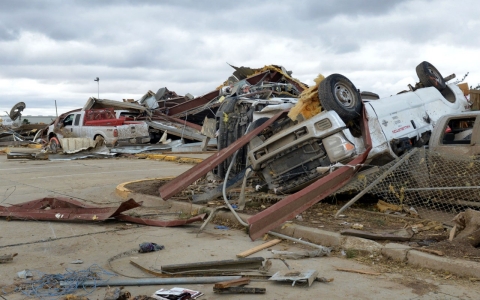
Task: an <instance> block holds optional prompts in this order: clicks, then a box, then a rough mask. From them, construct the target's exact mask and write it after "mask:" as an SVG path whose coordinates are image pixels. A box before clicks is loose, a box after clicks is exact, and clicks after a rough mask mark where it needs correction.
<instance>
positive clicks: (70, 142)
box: [60, 138, 96, 153]
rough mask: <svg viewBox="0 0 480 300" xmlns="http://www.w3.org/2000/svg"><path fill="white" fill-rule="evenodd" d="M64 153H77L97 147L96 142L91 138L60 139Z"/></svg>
mask: <svg viewBox="0 0 480 300" xmlns="http://www.w3.org/2000/svg"><path fill="white" fill-rule="evenodd" d="M60 144H61V145H62V150H63V153H77V152H80V151H83V150H87V149H90V148H93V147H95V144H96V143H95V141H94V140H92V139H90V138H65V139H60Z"/></svg>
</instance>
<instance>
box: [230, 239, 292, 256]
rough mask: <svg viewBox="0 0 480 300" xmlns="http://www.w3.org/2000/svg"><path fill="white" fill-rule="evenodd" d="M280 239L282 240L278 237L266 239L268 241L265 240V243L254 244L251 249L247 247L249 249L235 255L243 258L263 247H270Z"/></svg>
mask: <svg viewBox="0 0 480 300" xmlns="http://www.w3.org/2000/svg"><path fill="white" fill-rule="evenodd" d="M281 241H282V240H280V239H274V240H271V241H268V242H266V243H263V244H261V245H258V246H256V247H253V248H251V249H249V250H246V251H243V252H242V253H239V254H237V257H242V258H243V257H247V256H249V255H252V254H253V253H256V252H258V251H261V250H263V249H266V248H269V247H272V246H274V245H276V244H278V243H280V242H281Z"/></svg>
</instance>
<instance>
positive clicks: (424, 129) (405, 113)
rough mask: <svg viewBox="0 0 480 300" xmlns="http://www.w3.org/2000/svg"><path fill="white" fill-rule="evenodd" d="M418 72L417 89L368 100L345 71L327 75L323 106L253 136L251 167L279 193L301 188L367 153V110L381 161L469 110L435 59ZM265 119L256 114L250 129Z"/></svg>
mask: <svg viewBox="0 0 480 300" xmlns="http://www.w3.org/2000/svg"><path fill="white" fill-rule="evenodd" d="M416 72H417V75H418V77H419V79H420V82H419V83H417V84H416V86H415V87H411V88H410V91H404V92H401V93H399V94H397V95H394V96H391V97H386V98H382V99H375V98H376V97H375V96H374V95H375V94H373V97H372V93H365V95H368V98H369V99H365V98H366V97H365V98H364V99H363V100H362V97H361V94H360V92H359V90H357V88H356V87H355V85H354V84H353V83H352V82H351V81H350V80H349V79H347V78H346V77H345V76H343V75H340V74H333V75H330V76H328V77H327V78H325V79H324V80H323V81H322V82H321V83H320V85H319V88H318V94H319V99H320V104H321V106H322V108H323V109H324V111H322V112H321V113H319V114H317V115H315V116H313V117H312V118H310V119H308V120H305V121H301V122H293V121H291V120H290V119H288V118H285V119H281V120H277V121H276V122H275V123H274V124H273V125H271V126H269V127H268V128H267V129H265V130H263V132H262V133H261V134H260V135H258V136H257V137H255V138H254V139H252V140H251V141H250V143H249V145H248V148H247V150H246V151H245V153H246V157H248V159H247V160H246V161H247V163H246V165H245V167H246V168H251V169H253V170H254V171H255V172H256V173H257V175H259V176H260V177H261V178H262V179H263V181H264V185H265V187H268V189H269V190H272V191H274V192H275V193H279V194H282V193H290V192H294V191H297V190H299V189H301V188H303V187H305V186H307V185H308V184H310V183H311V182H313V181H315V180H317V179H318V178H320V177H322V176H324V175H325V174H327V173H328V171H329V170H331V169H332V168H335V166H336V165H337V166H340V165H344V164H348V162H349V161H351V160H352V159H353V158H354V157H356V156H357V155H359V154H361V153H363V152H364V151H365V145H364V142H363V141H364V140H363V139H362V134H363V133H362V131H361V130H360V128H359V126H358V124H359V121H360V120H359V116H360V115H361V111H362V109H364V111H365V113H366V116H367V119H368V127H369V130H370V135H371V140H372V149H371V151H370V153H369V155H368V158H367V161H366V163H367V164H371V165H375V164H378V165H381V164H384V163H386V162H388V161H391V160H392V159H394V158H396V157H398V156H400V155H401V154H403V153H404V152H405V151H407V150H409V149H411V148H412V147H421V146H424V145H427V144H428V141H429V139H430V135H431V132H432V129H433V127H435V124H436V122H437V120H439V118H440V117H441V116H443V115H446V114H451V113H457V112H462V111H465V110H468V109H469V102H468V101H467V99H466V98H465V96H464V94H463V92H462V91H461V90H460V88H459V87H458V86H457V85H456V84H447V83H446V81H445V79H444V78H443V77H442V75H441V74H440V72H438V70H437V69H436V68H435V67H434V66H433V65H431V64H430V63H428V62H422V63H420V64H419V65H418V66H417V68H416ZM362 94H363V93H362ZM219 111H220V112H221V113H222V110H221V109H220V110H219ZM265 121H266V118H260V119H257V120H253V122H252V123H251V124H250V127H249V129H248V130H252V129H253V128H256V127H258V126H259V125H260V124H262V123H264V122H265ZM220 134H221V133H220Z"/></svg>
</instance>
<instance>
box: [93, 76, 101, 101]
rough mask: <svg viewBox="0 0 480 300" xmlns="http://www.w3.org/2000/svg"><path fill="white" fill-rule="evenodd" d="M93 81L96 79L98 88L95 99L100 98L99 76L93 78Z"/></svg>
mask: <svg viewBox="0 0 480 300" xmlns="http://www.w3.org/2000/svg"><path fill="white" fill-rule="evenodd" d="M93 81H96V82H97V84H98V90H97V92H98V95H97V99H100V78H98V77H97V78H95V79H94V80H93Z"/></svg>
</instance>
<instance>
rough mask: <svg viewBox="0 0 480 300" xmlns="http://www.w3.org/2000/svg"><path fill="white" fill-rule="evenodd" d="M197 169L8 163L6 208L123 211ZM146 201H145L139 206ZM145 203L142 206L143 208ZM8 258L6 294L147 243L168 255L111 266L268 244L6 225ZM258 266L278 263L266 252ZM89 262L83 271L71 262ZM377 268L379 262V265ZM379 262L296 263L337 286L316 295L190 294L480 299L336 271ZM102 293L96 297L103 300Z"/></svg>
mask: <svg viewBox="0 0 480 300" xmlns="http://www.w3.org/2000/svg"><path fill="white" fill-rule="evenodd" d="M190 167H191V165H187V164H177V163H172V162H163V161H152V160H135V159H133V160H129V159H104V160H80V161H62V162H49V161H20V160H7V159H6V156H5V155H0V197H1V198H0V202H2V205H6V204H7V203H9V204H15V203H21V202H24V201H28V200H33V199H37V198H41V197H44V196H47V195H63V196H72V197H75V198H78V199H81V200H83V201H86V202H88V203H96V204H99V205H106V204H108V205H113V204H118V203H119V202H120V201H121V200H120V199H119V198H117V197H116V195H115V187H116V186H117V185H118V184H120V183H122V182H126V181H131V180H138V179H145V178H154V177H165V176H177V175H179V174H180V173H182V172H183V171H185V170H188V168H190ZM137 200H138V199H137ZM140 200H141V199H140ZM146 200H148V201H147V202H148V204H149V205H150V206H151V207H150V208H149V209H151V211H152V212H156V213H165V214H167V213H172V212H176V211H178V209H177V208H176V207H173V206H171V203H170V202H168V201H167V202H166V203H165V202H161V201H156V200H155V199H151V198H148V199H146ZM0 224H1V225H0V226H1V227H0V228H2V230H1V232H0V254H6V253H12V252H15V253H18V256H17V257H15V258H14V261H13V262H12V263H8V264H3V265H2V267H1V268H0V285H6V284H11V283H12V282H13V280H14V277H15V274H16V272H19V271H21V270H24V269H30V270H39V271H42V272H45V273H49V274H51V273H61V272H65V268H70V269H73V270H81V269H86V268H88V267H89V266H91V265H93V264H98V265H99V266H101V267H102V268H105V269H107V268H108V263H107V261H108V260H109V259H110V258H111V257H112V256H115V255H117V254H119V253H122V252H125V251H128V250H131V249H134V248H136V247H138V244H139V243H141V242H145V241H150V242H156V243H159V244H162V245H165V249H164V250H162V251H159V252H154V253H147V254H132V255H129V256H127V257H123V258H120V259H118V260H115V261H113V262H112V267H113V269H114V271H116V272H119V273H122V274H124V275H128V276H133V277H147V276H148V275H146V274H144V273H142V272H141V271H139V270H137V269H136V268H134V267H133V266H131V265H130V264H129V260H134V261H136V262H137V263H139V264H141V265H143V266H145V267H148V268H152V269H154V268H155V269H159V268H160V266H161V265H164V264H176V263H187V262H194V261H208V260H221V259H233V258H235V254H237V253H239V252H242V251H244V250H247V249H250V248H252V247H254V246H256V245H259V244H261V243H262V242H263V241H255V242H251V241H250V239H249V237H248V236H247V235H246V234H245V233H244V232H243V231H240V230H227V231H223V230H218V229H214V228H213V226H212V225H209V226H207V228H206V229H205V230H204V231H203V232H202V233H200V234H199V235H198V237H197V236H196V231H197V229H198V227H199V226H200V225H201V224H192V225H188V226H184V227H178V228H156V227H144V226H136V225H125V223H120V222H103V223H96V224H95V223H90V224H76V223H55V222H38V221H9V222H8V221H6V220H5V219H1V220H0ZM272 248H273V249H276V250H289V251H295V250H296V249H299V248H298V245H295V244H292V243H290V242H282V243H280V244H277V245H275V246H273V247H272ZM255 256H263V257H266V258H268V257H271V254H270V252H269V251H267V250H262V251H261V252H259V253H257V254H256V255H255ZM76 259H82V260H83V261H84V264H82V265H73V264H70V262H71V261H73V260H76ZM372 262H374V260H373V261H372ZM372 262H370V263H369V265H365V264H360V263H358V262H357V261H354V260H352V259H345V258H342V257H335V256H332V257H322V258H311V259H304V260H288V263H289V265H290V267H291V268H292V269H294V270H304V269H316V270H318V271H319V276H323V277H327V278H330V277H333V278H334V279H335V280H334V281H333V282H331V283H327V284H325V283H314V284H313V285H312V286H311V287H292V286H291V285H290V284H277V283H272V282H263V281H262V282H252V283H251V284H250V285H251V286H255V287H264V288H266V289H267V293H266V294H265V295H254V296H250V295H216V294H213V293H212V285H211V284H203V285H182V286H184V287H187V288H192V289H197V290H200V291H202V292H204V293H205V296H203V297H202V298H200V299H219V298H223V299H294V298H296V299H319V298H327V299H385V298H392V299H476V298H477V295H478V293H479V292H480V288H479V287H478V286H477V285H476V284H475V283H470V282H468V281H465V280H456V281H449V280H442V279H440V277H439V276H434V275H430V274H429V273H428V272H420V273H418V274H414V275H411V274H410V275H404V274H401V273H395V272H383V273H382V275H380V276H369V275H361V274H353V273H345V272H339V271H336V267H344V268H350V269H362V270H369V271H374V269H373V268H372V265H371V264H372ZM285 268H286V267H285V265H283V263H281V262H280V261H278V260H273V266H272V271H277V270H285ZM168 287H172V286H143V287H137V286H135V287H128V288H127V289H128V290H129V291H130V292H132V294H133V295H140V294H144V295H150V294H152V293H153V292H154V291H155V290H157V289H159V288H168ZM104 293H105V289H104V288H98V289H97V290H96V291H95V292H94V293H92V294H91V295H89V298H90V299H103V295H104ZM3 297H5V298H6V299H24V296H22V295H21V294H18V293H16V294H10V295H3Z"/></svg>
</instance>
